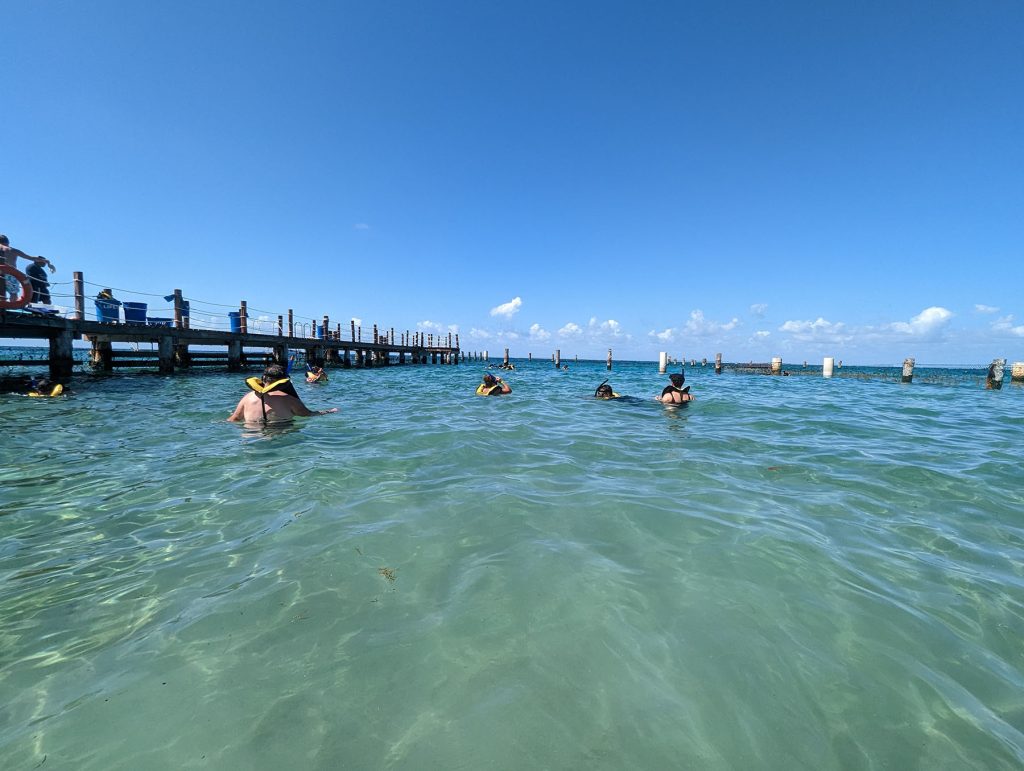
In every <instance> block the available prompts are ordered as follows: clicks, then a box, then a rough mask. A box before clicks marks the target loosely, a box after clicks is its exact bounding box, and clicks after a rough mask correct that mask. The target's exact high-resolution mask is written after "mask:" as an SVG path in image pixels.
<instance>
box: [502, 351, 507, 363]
mask: <svg viewBox="0 0 1024 771" xmlns="http://www.w3.org/2000/svg"><path fill="white" fill-rule="evenodd" d="M502 364H504V365H505V366H506V367H507V366H508V348H506V349H505V358H504V360H503V361H502Z"/></svg>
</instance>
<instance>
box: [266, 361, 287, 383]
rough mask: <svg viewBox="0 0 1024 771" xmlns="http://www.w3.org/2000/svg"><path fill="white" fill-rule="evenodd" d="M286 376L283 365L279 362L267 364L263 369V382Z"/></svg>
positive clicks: (271, 381)
mask: <svg viewBox="0 0 1024 771" xmlns="http://www.w3.org/2000/svg"><path fill="white" fill-rule="evenodd" d="M284 377H287V375H286V374H285V372H284V367H282V366H281V365H280V364H268V365H267V368H266V369H265V370H263V382H264V383H273V382H274V381H275V380H280V379H281V378H284Z"/></svg>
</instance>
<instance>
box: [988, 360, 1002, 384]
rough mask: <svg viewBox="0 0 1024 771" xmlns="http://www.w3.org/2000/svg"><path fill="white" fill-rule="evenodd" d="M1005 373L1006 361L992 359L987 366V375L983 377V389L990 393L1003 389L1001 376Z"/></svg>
mask: <svg viewBox="0 0 1024 771" xmlns="http://www.w3.org/2000/svg"><path fill="white" fill-rule="evenodd" d="M1005 372H1006V359H993V360H992V363H991V364H989V365H988V375H987V376H986V377H985V388H986V389H988V390H990V391H998V390H999V389H1000V388H1002V387H1003V375H1004V373H1005Z"/></svg>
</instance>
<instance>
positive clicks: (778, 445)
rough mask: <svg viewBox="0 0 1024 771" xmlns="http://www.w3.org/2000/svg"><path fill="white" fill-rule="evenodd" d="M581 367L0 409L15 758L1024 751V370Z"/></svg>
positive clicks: (300, 759) (135, 760)
mask: <svg viewBox="0 0 1024 771" xmlns="http://www.w3.org/2000/svg"><path fill="white" fill-rule="evenodd" d="M570 366H571V369H570V371H569V372H556V371H554V370H553V368H552V367H551V366H550V364H546V363H540V362H538V363H534V364H533V365H527V364H524V363H521V366H520V369H519V370H517V371H516V372H513V373H507V377H506V379H507V381H508V382H509V383H510V384H511V385H512V387H513V389H514V393H513V394H512V395H511V396H509V397H505V398H501V399H493V398H492V399H485V398H478V397H475V396H473V390H474V388H475V387H476V385H477V383H478V382H479V375H480V373H481V369H482V367H481V365H479V364H464V365H461V366H458V367H453V366H447V367H444V366H433V367H431V366H426V367H415V368H414V367H392V368H387V369H376V370H334V371H332V373H331V381H330V383H329V384H327V385H326V386H307V385H305V384H298V388H299V390H300V392H301V393H302V395H303V397H304V398H305V399H306V400H307V402H308V403H309V404H310V406H312V407H314V408H324V407H328V406H338V407H340V408H341V412H340V413H339V414H337V415H331V416H325V417H319V418H311V419H308V420H300V421H297V422H296V425H295V426H294V427H293V428H290V429H278V430H273V431H259V430H246V429H243V428H241V427H239V426H237V425H233V424H228V423H225V422H224V418H225V417H226V416H227V415H228V414H229V413H230V411H231V410H232V408H233V407H234V405H235V403H236V401H237V400H238V398H239V397H240V396H241V395H242V393H243V392H244V385H243V383H242V376H239V375H237V374H235V375H229V374H207V375H197V376H176V377H160V376H156V375H148V376H143V375H136V374H133V375H127V376H120V375H115V376H111V377H103V378H90V377H78V378H76V380H75V382H74V387H75V393H74V395H73V396H72V397H71V398H62V399H28V398H25V397H20V396H15V395H2V396H0V417H2V420H3V425H4V437H3V442H2V455H0V458H2V464H0V619H2V621H0V692H2V698H0V758H3V762H2V763H0V765H2V766H3V767H4V768H11V769H33V768H36V767H38V766H39V764H41V763H45V765H44V766H42V767H43V768H44V769H111V768H125V769H190V768H210V769H284V768H287V769H293V768H294V769H339V768H352V769H668V768H693V769H886V768H887V769H901V770H902V769H1020V768H1022V767H1024V643H1022V640H1024V516H1022V512H1024V470H1022V464H1021V454H1022V452H1021V451H1022V448H1024V389H1022V388H1020V387H1018V386H1013V385H1011V384H1010V383H1009V373H1007V383H1006V385H1005V386H1004V387H1003V390H1002V391H997V392H993V391H985V390H984V389H983V388H982V386H981V383H982V381H983V375H984V373H983V372H978V371H970V372H968V371H954V370H948V371H941V372H927V371H924V370H919V372H918V378H917V381H916V382H915V383H914V384H913V385H910V386H901V385H900V384H898V383H896V382H893V380H894V374H893V372H892V371H888V372H876V371H871V370H851V369H847V370H843V371H842V373H843V376H842V377H837V378H834V379H832V380H824V379H822V378H820V377H815V376H804V377H789V378H782V377H776V378H772V377H764V376H757V375H736V374H729V373H726V374H723V375H721V376H718V377H716V376H714V375H713V374H712V371H711V369H710V368H707V369H701V368H697V369H690V368H688V369H687V378H688V383H690V384H691V385H692V386H693V391H694V392H695V393H696V395H697V396H698V399H699V400H698V401H697V402H695V403H694V404H693V405H692V406H690V407H689V408H686V409H681V410H676V409H671V408H664V407H661V406H660V405H658V404H656V403H654V402H653V401H652V400H650V399H649V397H651V396H652V395H654V394H656V393H658V392H659V391H660V389H661V386H662V385H663V384H664V382H665V378H664V376H659V375H658V374H657V366H656V364H634V363H623V364H616V365H615V369H614V371H613V372H612V373H611V383H612V385H613V386H614V387H615V389H616V390H617V391H618V392H620V393H623V394H630V395H633V396H637V397H643V399H642V400H639V401H636V402H629V401H626V402H599V401H595V400H593V399H589V398H585V397H586V396H587V395H588V394H592V393H593V390H594V388H595V387H596V386H597V384H598V383H600V382H601V380H603V379H604V378H605V377H606V376H607V375H608V373H606V371H605V368H604V365H603V364H598V363H580V364H578V365H577V364H574V363H572V362H570ZM837 374H838V373H837ZM855 374H858V375H859V377H853V375H855Z"/></svg>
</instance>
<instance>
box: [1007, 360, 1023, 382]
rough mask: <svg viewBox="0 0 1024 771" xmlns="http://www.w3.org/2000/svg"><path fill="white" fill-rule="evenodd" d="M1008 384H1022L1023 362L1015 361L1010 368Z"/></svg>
mask: <svg viewBox="0 0 1024 771" xmlns="http://www.w3.org/2000/svg"><path fill="white" fill-rule="evenodd" d="M1010 382H1011V383H1024V361H1015V362H1014V363H1013V365H1012V366H1011V367H1010Z"/></svg>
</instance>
